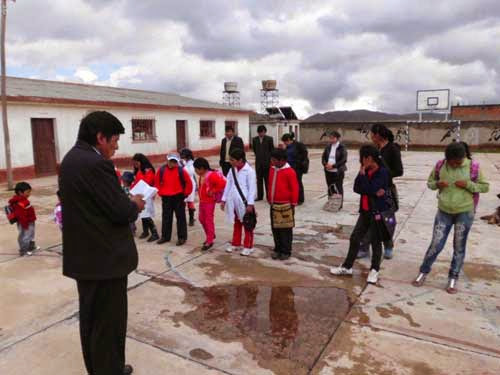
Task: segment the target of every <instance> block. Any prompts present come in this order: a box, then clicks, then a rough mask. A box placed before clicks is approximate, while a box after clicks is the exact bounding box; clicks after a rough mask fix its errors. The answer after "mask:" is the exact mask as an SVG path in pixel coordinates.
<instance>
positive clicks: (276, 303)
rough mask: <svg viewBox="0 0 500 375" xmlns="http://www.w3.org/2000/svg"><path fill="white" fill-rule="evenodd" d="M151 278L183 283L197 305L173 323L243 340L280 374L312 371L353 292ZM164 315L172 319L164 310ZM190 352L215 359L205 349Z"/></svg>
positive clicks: (170, 283) (186, 300) (163, 282)
mask: <svg viewBox="0 0 500 375" xmlns="http://www.w3.org/2000/svg"><path fill="white" fill-rule="evenodd" d="M152 282H154V283H157V284H160V285H163V286H169V287H171V286H176V287H179V288H182V290H183V291H184V292H185V297H184V303H186V304H189V305H191V306H196V308H195V309H194V310H192V311H189V312H187V313H176V314H174V316H173V321H174V323H181V322H182V323H183V324H185V325H188V326H189V327H191V328H193V329H195V330H197V331H198V332H200V333H201V334H205V335H209V336H210V337H212V338H214V339H216V340H219V341H223V342H234V341H239V342H241V343H242V344H243V346H244V348H245V349H246V350H247V351H248V352H249V353H251V354H252V355H253V357H254V358H255V360H257V361H258V363H259V365H260V366H262V367H264V368H267V369H270V370H271V371H273V372H274V373H275V374H307V373H308V371H309V370H310V368H311V367H312V366H313V364H314V361H315V359H316V358H317V356H318V355H319V353H320V352H321V350H322V349H323V348H324V347H325V345H327V343H328V342H329V340H330V336H331V335H332V334H333V332H334V331H335V330H336V328H337V327H338V325H339V324H340V323H341V322H342V320H343V319H344V318H345V316H346V315H347V313H348V311H349V309H350V307H351V305H352V302H351V300H350V299H349V297H348V292H347V291H346V290H343V289H339V288H335V287H317V288H308V287H288V286H257V285H248V284H244V285H218V286H212V287H203V288H199V287H193V286H191V285H188V284H185V283H179V282H173V281H170V280H165V279H161V278H155V279H153V280H152ZM159 318H160V319H172V318H171V317H170V318H169V317H168V316H166V315H165V314H160V316H159ZM190 355H191V356H192V357H193V358H197V359H201V360H208V359H211V358H213V355H212V354H210V353H208V352H205V351H204V350H203V349H202V348H197V349H195V350H192V351H191V352H190ZM208 355H210V356H211V357H209V356H208Z"/></svg>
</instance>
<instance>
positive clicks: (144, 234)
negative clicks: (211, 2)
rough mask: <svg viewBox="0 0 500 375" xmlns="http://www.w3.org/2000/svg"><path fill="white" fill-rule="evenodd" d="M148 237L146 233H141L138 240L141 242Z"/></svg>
mask: <svg viewBox="0 0 500 375" xmlns="http://www.w3.org/2000/svg"><path fill="white" fill-rule="evenodd" d="M148 236H149V234H148V232H142V233H141V235H140V236H139V239H141V240H143V239H145V238H147V237H148Z"/></svg>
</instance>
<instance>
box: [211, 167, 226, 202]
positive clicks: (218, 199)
mask: <svg viewBox="0 0 500 375" xmlns="http://www.w3.org/2000/svg"><path fill="white" fill-rule="evenodd" d="M212 173H217V174H218V175H219V177H222V178H223V179H226V178H225V177H224V174H222V172H221V171H219V170H215V171H211V172H210V174H209V175H208V176H207V179H208V177H210V175H211V174H212ZM223 195H224V189H222V190H221V191H218V192H217V193H215V194H214V199H215V203H221V202H222V196H223Z"/></svg>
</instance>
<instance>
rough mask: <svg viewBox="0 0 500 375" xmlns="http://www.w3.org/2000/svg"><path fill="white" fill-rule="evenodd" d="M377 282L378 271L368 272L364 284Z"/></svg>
mask: <svg viewBox="0 0 500 375" xmlns="http://www.w3.org/2000/svg"><path fill="white" fill-rule="evenodd" d="M377 281H378V271H375V270H373V269H372V270H370V273H369V274H368V277H367V278H366V282H367V283H368V284H376V283H377Z"/></svg>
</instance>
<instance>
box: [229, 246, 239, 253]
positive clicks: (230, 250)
mask: <svg viewBox="0 0 500 375" xmlns="http://www.w3.org/2000/svg"><path fill="white" fill-rule="evenodd" d="M240 249H241V247H240V246H233V245H229V246H228V247H227V248H226V252H228V253H232V252H233V251H238V250H240Z"/></svg>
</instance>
